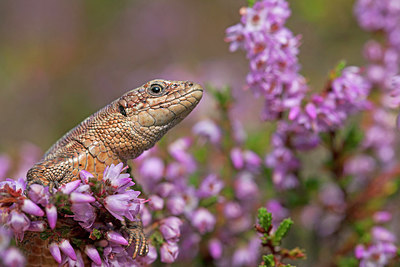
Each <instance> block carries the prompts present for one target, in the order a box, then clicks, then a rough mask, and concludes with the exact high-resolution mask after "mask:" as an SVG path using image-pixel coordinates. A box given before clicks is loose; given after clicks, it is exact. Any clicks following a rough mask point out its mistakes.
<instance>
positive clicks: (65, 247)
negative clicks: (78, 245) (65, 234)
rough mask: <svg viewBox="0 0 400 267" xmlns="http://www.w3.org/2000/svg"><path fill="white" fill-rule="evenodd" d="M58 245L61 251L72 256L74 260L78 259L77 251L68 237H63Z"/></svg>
mask: <svg viewBox="0 0 400 267" xmlns="http://www.w3.org/2000/svg"><path fill="white" fill-rule="evenodd" d="M58 247H59V248H60V249H61V251H62V252H63V253H64V254H65V255H67V256H68V257H70V258H71V259H72V260H74V261H76V253H75V250H74V248H73V247H72V246H71V243H69V241H68V240H67V239H62V240H61V242H60V243H59V244H58Z"/></svg>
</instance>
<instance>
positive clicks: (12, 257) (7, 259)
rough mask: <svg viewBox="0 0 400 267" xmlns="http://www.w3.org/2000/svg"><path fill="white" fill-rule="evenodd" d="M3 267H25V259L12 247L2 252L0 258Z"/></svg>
mask: <svg viewBox="0 0 400 267" xmlns="http://www.w3.org/2000/svg"><path fill="white" fill-rule="evenodd" d="M2 261H3V263H4V266H13V267H22V266H25V258H24V256H23V255H22V253H21V252H20V251H19V250H18V249H17V248H14V247H11V248H9V249H7V250H6V251H4V253H3V256H2Z"/></svg>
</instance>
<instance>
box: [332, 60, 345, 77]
mask: <svg viewBox="0 0 400 267" xmlns="http://www.w3.org/2000/svg"><path fill="white" fill-rule="evenodd" d="M345 67H346V61H345V60H341V61H339V63H338V64H337V65H336V67H335V68H334V69H333V70H332V72H331V75H330V77H329V78H330V79H331V80H333V79H336V78H337V77H340V76H341V75H342V71H343V69H344V68H345Z"/></svg>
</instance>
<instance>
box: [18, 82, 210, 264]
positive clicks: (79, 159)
mask: <svg viewBox="0 0 400 267" xmlns="http://www.w3.org/2000/svg"><path fill="white" fill-rule="evenodd" d="M202 95H203V89H202V88H201V86H200V85H198V84H195V83H192V82H187V81H167V80H153V81H150V82H148V83H146V84H144V85H143V86H141V87H138V88H136V89H134V90H132V91H129V92H127V93H126V94H124V95H123V96H121V97H120V98H118V99H117V100H115V101H113V102H112V103H111V104H109V105H107V106H106V107H104V108H103V109H101V110H99V111H98V112H96V113H95V114H93V115H92V116H90V117H88V118H87V119H85V120H84V121H83V122H82V123H81V124H79V125H78V126H77V127H75V128H74V129H72V130H71V131H69V132H68V133H67V134H65V135H64V136H63V137H62V138H61V139H60V140H59V141H57V142H56V143H55V144H54V145H53V146H52V147H51V148H50V149H49V150H48V151H47V152H46V154H45V156H44V158H43V159H42V160H41V161H40V162H38V163H37V164H35V165H34V166H33V167H32V168H31V169H30V170H29V171H28V174H27V178H28V185H31V184H34V183H38V184H42V185H45V186H50V188H51V189H52V188H58V187H59V186H60V185H62V184H64V183H68V182H71V181H73V180H76V179H78V178H79V172H80V171H81V170H86V171H89V172H90V173H92V174H93V175H95V177H97V178H98V179H102V177H103V172H104V169H105V167H106V166H108V165H110V164H112V163H113V164H118V163H120V162H123V163H124V164H126V162H127V160H128V159H133V158H136V157H137V156H139V155H140V154H141V153H142V152H143V151H144V150H147V149H149V148H151V147H152V146H154V144H155V143H156V142H157V141H158V140H160V138H161V137H162V136H163V135H164V134H165V133H166V132H167V131H168V130H169V129H171V128H172V127H173V126H175V125H176V124H178V123H179V122H180V121H182V120H183V119H184V118H185V117H186V116H187V115H188V114H189V113H190V112H191V111H192V110H193V108H194V107H195V106H196V105H197V104H198V103H199V101H200V99H201V97H202ZM59 223H60V222H59ZM126 229H128V232H129V230H131V231H130V240H129V241H130V243H132V241H134V242H135V252H134V255H133V256H134V257H136V255H137V254H138V255H141V256H143V255H145V254H146V253H147V251H148V246H147V242H146V239H145V236H144V234H143V229H142V227H141V223H140V222H139V223H137V224H128V225H127V227H126ZM48 243H49V240H46V241H43V240H41V239H40V238H39V235H38V234H37V233H29V234H27V235H26V237H25V238H24V240H23V242H22V244H21V247H22V249H23V251H24V252H25V254H26V256H27V264H28V266H54V265H56V264H57V263H56V262H55V261H54V260H53V259H52V257H51V255H50V253H49V252H48Z"/></svg>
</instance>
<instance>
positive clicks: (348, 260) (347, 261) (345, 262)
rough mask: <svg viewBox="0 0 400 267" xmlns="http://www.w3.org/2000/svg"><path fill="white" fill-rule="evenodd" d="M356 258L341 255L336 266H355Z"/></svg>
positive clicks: (356, 264) (356, 263)
mask: <svg viewBox="0 0 400 267" xmlns="http://www.w3.org/2000/svg"><path fill="white" fill-rule="evenodd" d="M357 266H358V260H357V259H356V258H354V257H343V258H340V259H339V260H338V267H357Z"/></svg>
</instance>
